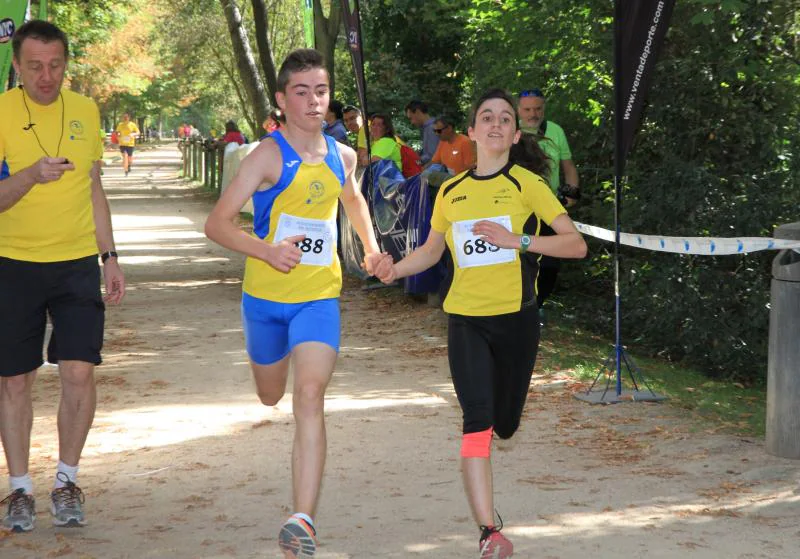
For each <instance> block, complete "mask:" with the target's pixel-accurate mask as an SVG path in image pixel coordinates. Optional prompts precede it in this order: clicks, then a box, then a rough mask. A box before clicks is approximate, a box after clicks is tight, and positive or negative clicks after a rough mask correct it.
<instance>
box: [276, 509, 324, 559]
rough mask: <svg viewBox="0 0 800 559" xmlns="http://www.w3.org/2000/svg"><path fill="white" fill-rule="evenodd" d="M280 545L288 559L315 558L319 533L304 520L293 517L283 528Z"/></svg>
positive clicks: (279, 538)
mask: <svg viewBox="0 0 800 559" xmlns="http://www.w3.org/2000/svg"><path fill="white" fill-rule="evenodd" d="M278 545H279V546H280V548H281V551H283V554H284V557H285V558H286V559H295V558H296V557H299V558H307V557H314V553H315V552H316V551H317V531H316V530H314V527H313V526H312V525H311V524H309V523H308V522H306V521H305V520H303V519H302V518H296V517H294V516H292V517H290V518H289V520H287V521H286V522H285V523H284V524H283V526H281V533H280V534H279V535H278Z"/></svg>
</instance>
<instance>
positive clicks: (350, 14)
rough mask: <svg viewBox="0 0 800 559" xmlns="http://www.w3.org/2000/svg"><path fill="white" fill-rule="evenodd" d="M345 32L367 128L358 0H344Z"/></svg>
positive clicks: (362, 48)
mask: <svg viewBox="0 0 800 559" xmlns="http://www.w3.org/2000/svg"><path fill="white" fill-rule="evenodd" d="M342 12H343V19H344V30H345V33H346V34H347V46H348V47H349V49H350V57H351V58H352V60H353V71H354V72H355V75H356V88H357V89H358V102H359V103H360V104H361V114H362V115H363V120H364V126H367V116H368V115H369V112H368V111H367V83H366V80H365V78H364V45H363V42H362V41H361V19H360V17H359V15H358V13H359V6H358V0H353V1H352V7H351V2H350V0H342ZM366 139H367V154H369V153H370V152H371V150H370V141H369V134H366Z"/></svg>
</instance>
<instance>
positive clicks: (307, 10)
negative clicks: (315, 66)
mask: <svg viewBox="0 0 800 559" xmlns="http://www.w3.org/2000/svg"><path fill="white" fill-rule="evenodd" d="M300 9H301V10H303V32H304V36H305V41H306V48H309V49H313V48H316V47H317V40H316V37H315V35H314V4H313V0H300Z"/></svg>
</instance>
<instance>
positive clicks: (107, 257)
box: [100, 250, 117, 264]
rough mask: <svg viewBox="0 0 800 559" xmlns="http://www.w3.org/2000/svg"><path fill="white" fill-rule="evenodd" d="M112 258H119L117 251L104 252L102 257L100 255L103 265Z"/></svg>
mask: <svg viewBox="0 0 800 559" xmlns="http://www.w3.org/2000/svg"><path fill="white" fill-rule="evenodd" d="M112 256H113V257H114V258H117V251H115V250H109V251H108V252H104V253H103V254H101V255H100V260H101V261H102V262H103V264H105V263H106V260H108V259H109V258H111V257H112Z"/></svg>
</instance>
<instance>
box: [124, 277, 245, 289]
mask: <svg viewBox="0 0 800 559" xmlns="http://www.w3.org/2000/svg"><path fill="white" fill-rule="evenodd" d="M239 283H242V280H241V279H238V278H236V279H219V280H185V281H148V282H141V283H140V284H139V286H140V287H141V288H143V289H158V288H169V287H208V286H210V285H237V284H239ZM126 289H127V288H126Z"/></svg>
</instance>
